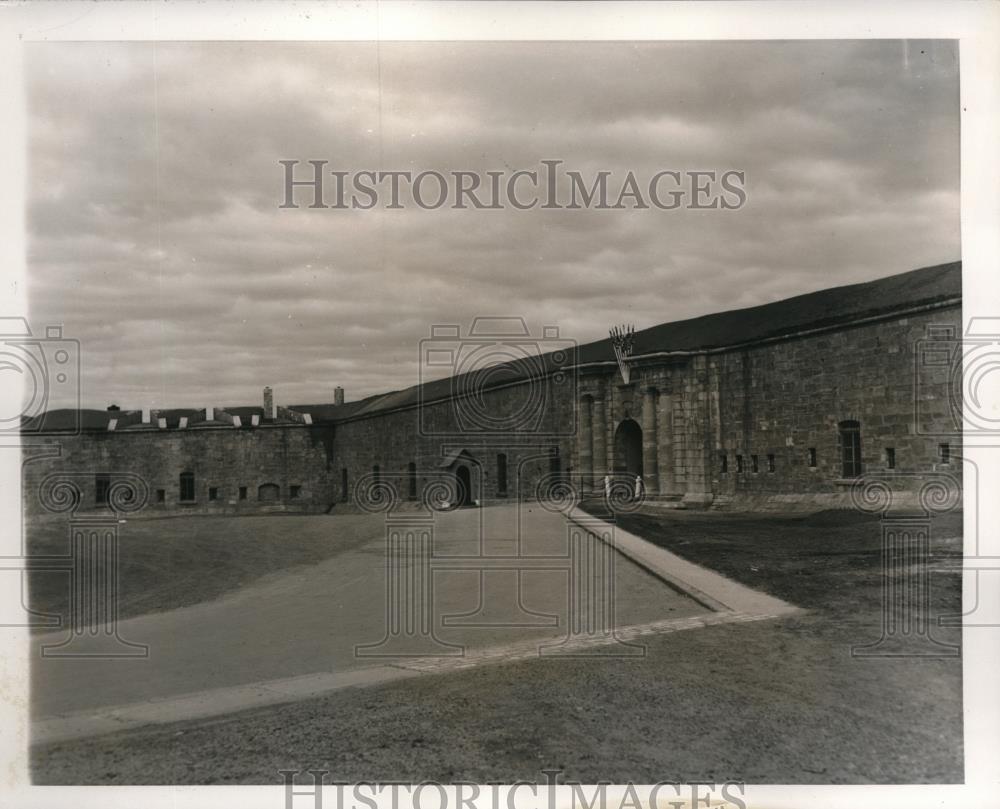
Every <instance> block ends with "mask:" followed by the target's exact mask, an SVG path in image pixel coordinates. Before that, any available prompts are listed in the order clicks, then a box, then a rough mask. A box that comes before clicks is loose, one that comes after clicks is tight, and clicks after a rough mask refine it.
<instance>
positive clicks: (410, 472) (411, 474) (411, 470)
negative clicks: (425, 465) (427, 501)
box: [406, 463, 417, 500]
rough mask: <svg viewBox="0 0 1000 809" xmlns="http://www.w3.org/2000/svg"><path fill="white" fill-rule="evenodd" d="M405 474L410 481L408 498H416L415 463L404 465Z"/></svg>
mask: <svg viewBox="0 0 1000 809" xmlns="http://www.w3.org/2000/svg"><path fill="white" fill-rule="evenodd" d="M406 476H407V478H408V479H409V481H410V499H411V500H416V499H417V465H416V464H415V463H410V464H409V465H408V466H407V467H406Z"/></svg>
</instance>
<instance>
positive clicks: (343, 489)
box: [340, 468, 350, 503]
mask: <svg viewBox="0 0 1000 809" xmlns="http://www.w3.org/2000/svg"><path fill="white" fill-rule="evenodd" d="M349 496H350V492H349V491H348V486H347V469H346V468H344V469H341V470H340V499H341V500H343V501H344V502H345V503H346V502H347V500H348V498H349Z"/></svg>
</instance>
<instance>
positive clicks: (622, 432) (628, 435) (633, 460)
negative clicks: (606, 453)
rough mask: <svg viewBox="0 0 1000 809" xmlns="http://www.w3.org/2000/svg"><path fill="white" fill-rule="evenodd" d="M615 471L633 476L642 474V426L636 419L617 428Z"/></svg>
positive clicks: (624, 422)
mask: <svg viewBox="0 0 1000 809" xmlns="http://www.w3.org/2000/svg"><path fill="white" fill-rule="evenodd" d="M615 472H616V473H618V474H627V475H629V476H630V477H633V478H634V477H635V476H636V475H641V474H642V427H640V426H639V424H638V422H636V421H635V420H634V419H625V421H623V422H622V423H621V424H619V425H618V429H617V430H615Z"/></svg>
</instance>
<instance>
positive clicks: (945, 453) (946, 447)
mask: <svg viewBox="0 0 1000 809" xmlns="http://www.w3.org/2000/svg"><path fill="white" fill-rule="evenodd" d="M938 457H939V458H940V459H941V463H943V464H946V463H951V444H938Z"/></svg>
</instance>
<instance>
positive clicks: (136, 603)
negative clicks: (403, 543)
mask: <svg viewBox="0 0 1000 809" xmlns="http://www.w3.org/2000/svg"><path fill="white" fill-rule="evenodd" d="M26 530H27V547H28V553H29V554H31V555H35V554H65V553H68V551H69V538H68V534H67V530H68V529H67V525H66V522H65V521H64V520H58V519H52V518H50V519H45V520H36V521H33V522H31V523H29V524H28V525H27V526H26ZM383 530H384V528H383V526H382V524H381V523H380V522H378V521H377V520H372V519H371V518H370V517H368V516H366V515H341V516H338V517H336V518H334V517H326V516H324V515H308V516H301V515H269V516H252V517H251V516H248V517H205V516H192V517H176V518H171V519H163V520H133V521H130V522H127V523H124V524H122V525H119V536H120V542H119V586H120V592H119V602H118V614H119V617H121V618H130V617H133V616H136V615H144V614H146V613H152V612H162V611H164V610H170V609H174V608H176V607H186V606H190V605H192V604H197V603H200V602H202V601H210V600H212V599H214V598H218V597H219V596H221V595H223V594H225V593H227V592H230V591H232V590H235V589H238V588H239V587H242V586H243V585H246V584H249V583H250V582H252V581H255V580H257V579H260V578H261V577H263V576H266V575H268V574H271V573H276V572H280V571H283V570H288V569H290V568H294V567H297V566H300V565H308V564H311V563H315V562H319V561H321V560H323V559H328V558H330V557H331V556H335V555H336V554H338V553H341V552H343V551H345V550H350V549H352V548H355V547H358V546H359V545H362V544H364V543H365V542H367V541H368V540H369V539H371V538H372V537H374V536H378V535H380V533H381V532H382V531H383ZM69 586H70V585H69V574H68V573H63V572H51V571H45V572H32V573H29V574H28V593H29V596H28V598H29V606H30V607H31V609H33V610H37V611H39V612H45V613H51V614H55V615H61V616H65V615H67V614H68V606H69Z"/></svg>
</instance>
